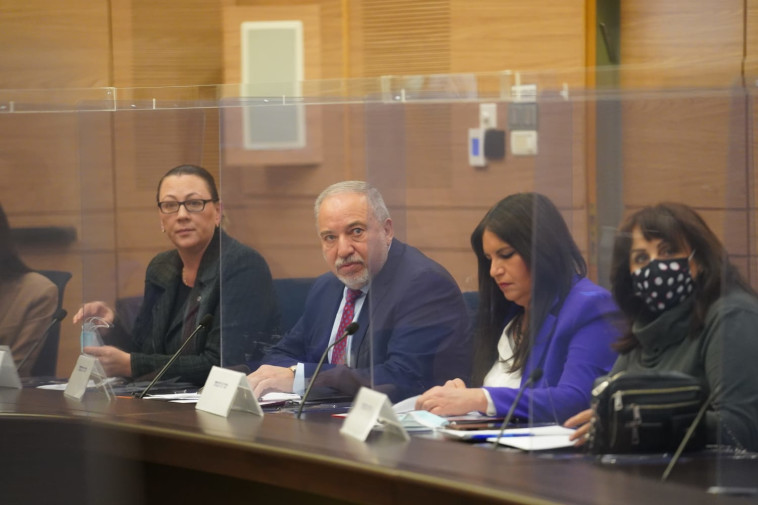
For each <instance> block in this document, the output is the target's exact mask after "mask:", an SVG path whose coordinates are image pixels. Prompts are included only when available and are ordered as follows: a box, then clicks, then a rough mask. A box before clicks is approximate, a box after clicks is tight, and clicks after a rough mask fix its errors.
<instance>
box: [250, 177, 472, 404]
mask: <svg viewBox="0 0 758 505" xmlns="http://www.w3.org/2000/svg"><path fill="white" fill-rule="evenodd" d="M315 213H316V226H317V229H318V234H319V238H320V240H321V247H322V251H323V255H324V259H325V260H326V262H327V263H328V264H329V267H330V269H331V272H330V273H326V274H324V275H322V276H320V277H319V278H318V279H317V280H316V281H315V283H314V285H313V287H312V288H311V290H310V292H309V293H308V298H307V300H306V303H305V311H304V314H303V316H302V317H301V318H300V320H299V321H298V323H297V324H296V325H295V327H294V328H292V330H290V331H289V332H288V333H287V334H286V335H285V336H284V337H283V338H282V339H281V340H280V341H279V343H278V344H277V345H275V346H274V347H273V348H272V349H271V351H270V352H269V353H268V354H267V355H266V356H265V357H264V359H263V363H264V365H262V366H261V367H260V368H258V369H257V370H256V371H254V372H253V373H251V374H250V375H248V381H249V382H250V385H251V386H252V388H253V390H254V391H255V394H256V395H257V396H261V395H262V394H265V393H266V392H269V391H285V392H289V391H294V392H297V393H301V394H302V392H303V390H304V389H305V386H306V384H307V382H308V380H309V378H310V377H311V375H312V374H313V371H314V370H315V368H316V363H317V362H318V361H319V358H320V357H321V355H322V354H323V352H324V350H325V349H326V348H327V346H329V345H331V344H334V343H335V341H336V342H337V344H336V345H334V347H333V348H332V349H330V351H329V354H328V360H327V361H326V362H325V364H324V368H323V372H322V373H321V375H320V376H319V378H318V379H317V384H316V385H318V386H321V385H324V386H330V387H332V388H335V389H337V390H338V391H340V392H342V393H347V394H351V395H352V394H354V393H355V392H356V391H357V389H358V388H359V387H360V386H369V387H374V388H375V389H377V390H380V391H383V392H385V393H387V394H388V396H389V397H390V399H392V401H398V400H402V399H404V398H407V397H410V396H414V395H417V394H420V393H422V392H423V391H425V390H426V389H428V388H429V387H431V386H432V385H436V384H443V383H444V382H445V381H446V380H448V379H452V378H454V377H468V375H469V372H470V362H471V359H470V356H471V354H470V353H471V340H470V336H469V335H468V334H467V332H466V329H467V323H468V319H467V313H466V306H465V304H464V301H463V297H462V295H461V292H460V289H459V288H458V286H457V285H456V283H455V281H454V280H453V278H452V277H451V276H450V274H449V273H448V272H447V271H446V270H445V269H444V268H443V267H442V266H441V265H439V264H438V263H436V262H434V261H432V260H431V259H429V258H427V257H426V256H424V255H423V254H422V253H421V252H420V251H419V250H418V249H415V248H413V247H411V246H408V245H406V244H404V243H402V242H400V241H399V240H397V239H394V238H393V228H392V219H390V216H389V212H388V211H387V207H386V205H385V204H384V201H383V199H382V196H381V194H379V192H378V191H377V190H376V189H375V188H373V187H371V186H369V185H368V184H367V183H365V182H362V181H346V182H340V183H337V184H334V185H332V186H330V187H328V188H327V189H325V190H324V191H323V192H322V193H321V195H319V197H318V198H317V199H316V204H315ZM350 321H355V322H357V323H358V325H359V329H358V331H357V332H356V333H355V334H353V335H351V336H349V337H347V338H346V339H344V340H340V337H341V336H342V335H344V334H345V331H344V328H345V327H346V326H347V323H349V322H350Z"/></svg>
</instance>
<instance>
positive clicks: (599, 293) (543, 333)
mask: <svg viewBox="0 0 758 505" xmlns="http://www.w3.org/2000/svg"><path fill="white" fill-rule="evenodd" d="M622 320H623V316H622V314H621V312H620V311H619V309H618V307H617V306H616V304H615V303H614V301H613V299H612V298H611V295H610V293H608V291H606V290H605V289H603V288H601V287H599V286H597V285H596V284H594V283H593V282H592V281H590V280H589V279H586V278H583V279H579V280H577V281H576V282H575V284H574V286H573V287H572V288H571V291H569V294H568V296H567V297H566V300H565V301H564V303H563V305H562V306H561V307H557V306H556V307H554V310H553V312H551V313H550V314H549V315H548V316H547V318H546V319H545V322H544V323H543V324H542V327H541V328H540V329H539V332H538V334H537V336H536V338H535V339H534V344H533V347H532V349H531V352H530V353H529V358H528V360H527V363H526V366H525V368H524V370H523V374H522V378H521V384H522V385H523V383H524V381H525V380H526V379H527V378H528V377H529V375H530V374H531V373H532V371H533V370H534V369H536V368H538V367H541V368H542V371H543V375H542V378H541V379H540V380H539V381H538V382H537V384H536V385H535V386H534V387H533V388H529V389H527V390H526V392H525V393H524V395H523V396H522V397H521V400H520V401H519V404H518V405H517V406H516V410H515V411H514V416H515V417H517V418H520V419H523V420H526V419H530V420H532V421H535V422H558V423H562V422H563V421H565V420H566V419H568V418H569V417H571V416H572V415H574V414H576V413H578V412H580V411H582V410H584V409H587V408H589V406H590V392H591V390H592V384H593V382H594V380H595V378H596V377H598V376H600V375H604V374H607V373H608V371H609V370H610V369H611V367H612V366H613V363H614V361H615V360H616V353H615V352H614V351H613V350H612V349H611V344H612V343H613V342H614V341H615V340H616V339H617V338H619V337H620V336H621V321H622ZM485 389H487V391H489V393H490V396H491V397H492V401H493V403H494V404H495V408H496V409H497V412H498V413H499V414H503V415H504V414H505V413H506V412H508V409H509V408H510V406H511V404H512V403H513V401H514V400H515V398H516V394H517V391H518V390H517V389H513V388H500V387H488V388H485ZM530 407H531V409H530Z"/></svg>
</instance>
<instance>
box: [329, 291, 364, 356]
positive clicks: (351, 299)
mask: <svg viewBox="0 0 758 505" xmlns="http://www.w3.org/2000/svg"><path fill="white" fill-rule="evenodd" d="M362 294H363V291H361V290H360V289H348V290H347V295H345V308H344V309H342V319H340V326H339V328H337V335H336V336H335V337H334V338H337V339H339V338H340V337H341V336H342V335H344V333H345V328H347V327H348V325H349V324H350V323H352V322H353V318H354V317H355V301H356V300H357V299H358V298H360V296H361V295H362ZM345 349H347V339H346V338H344V339H342V341H341V342H339V343H338V344H337V345H335V346H334V349H332V359H331V362H332V363H333V364H335V365H341V364H344V363H345Z"/></svg>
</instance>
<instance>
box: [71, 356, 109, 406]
mask: <svg viewBox="0 0 758 505" xmlns="http://www.w3.org/2000/svg"><path fill="white" fill-rule="evenodd" d="M107 379H108V376H107V375H105V370H103V365H102V364H101V363H100V360H98V359H97V358H95V357H94V356H88V355H86V354H82V355H80V356H79V359H77V360H76V365H74V370H73V372H71V377H69V379H68V384H67V385H66V390H65V391H64V392H63V394H64V395H65V396H68V397H69V398H75V399H77V400H81V399H82V397H83V396H84V393H86V392H87V386H89V381H90V380H92V382H93V383H94V386H95V387H96V388H98V389H102V390H103V392H104V393H105V394H106V396H107V397H108V400H110V399H111V398H112V397H113V389H112V388H111V385H110V383H108V382H107Z"/></svg>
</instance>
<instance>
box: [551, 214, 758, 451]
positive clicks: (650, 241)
mask: <svg viewBox="0 0 758 505" xmlns="http://www.w3.org/2000/svg"><path fill="white" fill-rule="evenodd" d="M611 287H612V292H613V296H614V298H615V299H616V302H617V303H618V304H619V307H620V308H621V310H622V311H623V312H624V314H625V315H626V318H627V328H626V333H625V335H624V336H623V338H621V340H619V341H618V342H617V343H616V344H615V348H616V350H618V351H619V358H618V360H617V361H616V364H615V365H614V366H613V369H612V370H611V375H615V374H617V373H619V372H622V371H630V372H642V371H652V372H654V371H678V372H683V373H686V374H688V375H691V376H693V377H695V378H697V379H699V380H700V381H702V383H703V385H704V386H705V387H706V390H707V392H708V393H711V392H713V391H715V393H716V394H715V395H714V396H713V401H712V403H711V405H710V406H709V407H710V408H709V409H708V410H707V411H706V417H705V422H706V427H707V433H708V434H709V442H710V443H721V444H725V445H731V446H735V447H741V448H746V449H749V450H753V451H755V450H758V376H756V374H755V372H754V370H753V367H754V366H755V363H756V362H758V295H756V292H755V291H754V290H753V288H752V287H751V286H750V285H749V284H748V283H747V281H745V280H744V279H743V278H742V276H741V275H740V273H739V272H738V271H737V268H736V267H735V265H734V264H733V263H732V262H731V261H730V260H729V256H728V254H727V252H726V249H725V248H724V246H723V245H722V244H721V242H720V241H719V239H718V238H717V237H716V235H715V234H714V233H713V231H711V229H710V228H709V227H708V225H707V224H706V223H705V221H703V219H702V218H701V217H700V216H699V215H698V214H697V213H696V212H695V211H694V210H693V209H691V208H690V207H688V206H686V205H683V204H679V203H660V204H658V205H655V206H651V207H645V208H643V209H640V210H638V211H637V212H635V213H634V214H632V215H631V216H630V217H629V218H628V219H627V220H626V221H625V223H624V224H623V225H622V226H621V228H620V230H619V234H618V236H617V237H616V241H615V244H614V249H613V261H612V267H611ZM592 416H593V413H592V411H591V410H585V411H583V412H581V413H579V414H577V415H575V416H573V417H572V418H570V419H568V421H567V422H566V426H570V427H574V426H580V428H579V429H577V430H576V432H575V433H574V434H573V435H572V438H573V439H574V440H576V443H577V445H581V444H582V443H584V440H585V437H586V435H587V434H588V433H589V429H590V424H589V421H590V420H591V419H592ZM643 422H644V420H643Z"/></svg>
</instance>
